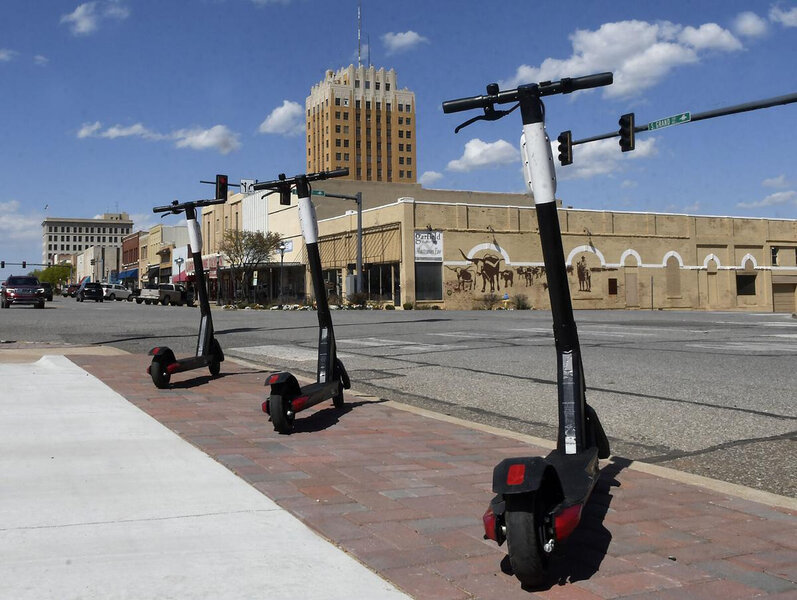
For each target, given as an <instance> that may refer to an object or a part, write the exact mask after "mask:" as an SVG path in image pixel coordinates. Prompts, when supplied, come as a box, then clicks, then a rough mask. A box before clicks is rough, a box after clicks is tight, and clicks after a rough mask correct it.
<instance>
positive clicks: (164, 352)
mask: <svg viewBox="0 0 797 600" xmlns="http://www.w3.org/2000/svg"><path fill="white" fill-rule="evenodd" d="M149 355H150V356H152V357H153V359H152V360H158V362H162V363H165V364H167V365H168V364H171V363H173V362H176V361H177V359H176V358H175V356H174V352H173V351H172V349H171V348H169V347H168V346H156V347H155V348H153V349H152V350H150V351H149Z"/></svg>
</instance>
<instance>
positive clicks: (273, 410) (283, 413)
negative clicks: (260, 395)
mask: <svg viewBox="0 0 797 600" xmlns="http://www.w3.org/2000/svg"><path fill="white" fill-rule="evenodd" d="M288 406H289V404H288V402H287V401H286V400H285V398H283V397H282V396H278V395H276V394H273V395H271V396H269V397H268V411H269V414H270V415H271V422H272V423H274V431H276V432H277V433H283V434H287V433H290V432H291V431H293V420H294V418H295V415H294V414H293V413H291V415H290V416H288Z"/></svg>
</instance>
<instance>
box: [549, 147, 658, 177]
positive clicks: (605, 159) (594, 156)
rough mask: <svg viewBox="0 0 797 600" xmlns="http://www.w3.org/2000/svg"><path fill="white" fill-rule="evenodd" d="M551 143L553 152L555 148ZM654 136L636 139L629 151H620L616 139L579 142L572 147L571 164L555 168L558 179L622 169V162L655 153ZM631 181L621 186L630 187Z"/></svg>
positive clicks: (590, 175)
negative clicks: (631, 149)
mask: <svg viewBox="0 0 797 600" xmlns="http://www.w3.org/2000/svg"><path fill="white" fill-rule="evenodd" d="M554 144H556V140H554V142H553V143H552V144H551V146H552V151H553V152H554V154H555V153H556V152H557V148H556V146H555V145H554ZM657 151H658V150H657V148H656V138H652V137H651V138H648V139H646V140H639V139H638V140H636V147H635V148H634V150H633V151H631V152H621V150H620V144H618V143H617V140H616V139H608V140H598V141H597V142H590V143H588V144H581V145H578V146H575V147H574V148H573V164H571V165H569V166H567V167H563V168H561V169H558V170H557V175H558V176H559V178H560V179H562V180H566V179H589V178H590V177H595V176H597V175H607V174H609V173H615V172H618V171H622V170H623V169H624V165H623V162H624V161H626V160H637V159H641V158H648V157H650V156H654V155H656V153H657ZM632 185H633V182H629V185H626V183H625V182H623V184H621V187H624V188H625V187H631V186H632Z"/></svg>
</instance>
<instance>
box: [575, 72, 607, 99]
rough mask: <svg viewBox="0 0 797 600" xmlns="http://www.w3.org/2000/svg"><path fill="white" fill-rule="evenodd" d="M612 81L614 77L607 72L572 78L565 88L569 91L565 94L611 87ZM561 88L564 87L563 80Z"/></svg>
mask: <svg viewBox="0 0 797 600" xmlns="http://www.w3.org/2000/svg"><path fill="white" fill-rule="evenodd" d="M613 81H614V75H613V74H612V73H609V72H606V73H595V74H594V75H585V76H584V77H573V78H572V79H570V80H569V81H568V84H567V87H568V88H569V90H568V91H565V93H566V94H567V93H569V92H575V91H576V90H587V89H589V88H596V87H602V86H604V85H611V84H612V82H613ZM562 86H563V87H565V80H564V79H563V80H562Z"/></svg>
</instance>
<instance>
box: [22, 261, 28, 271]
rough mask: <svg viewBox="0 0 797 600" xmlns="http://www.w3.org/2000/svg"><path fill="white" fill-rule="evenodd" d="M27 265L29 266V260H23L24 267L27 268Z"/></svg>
mask: <svg viewBox="0 0 797 600" xmlns="http://www.w3.org/2000/svg"><path fill="white" fill-rule="evenodd" d="M27 266H28V262H27V261H25V260H23V261H22V268H23V269H24V268H25V267H27Z"/></svg>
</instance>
